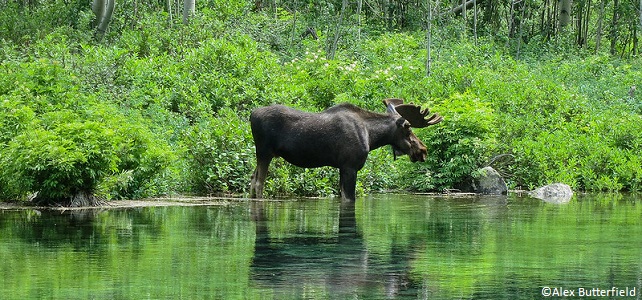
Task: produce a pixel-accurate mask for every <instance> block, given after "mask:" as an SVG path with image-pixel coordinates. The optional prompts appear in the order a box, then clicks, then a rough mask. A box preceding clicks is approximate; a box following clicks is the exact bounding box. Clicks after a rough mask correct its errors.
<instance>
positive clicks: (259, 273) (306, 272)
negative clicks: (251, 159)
mask: <svg viewBox="0 0 642 300" xmlns="http://www.w3.org/2000/svg"><path fill="white" fill-rule="evenodd" d="M335 204H336V206H338V207H334V208H333V209H336V210H338V211H336V210H334V211H335V212H336V213H338V220H337V222H338V224H336V223H335V224H332V227H333V228H335V229H336V231H334V232H331V233H320V232H313V231H301V230H297V229H296V228H292V229H291V231H290V232H289V233H288V234H286V236H284V237H274V233H273V232H271V230H274V228H271V226H273V225H274V224H276V222H283V220H274V219H270V217H271V215H270V216H267V214H266V210H268V208H269V206H270V205H273V204H271V203H265V202H258V203H254V204H253V206H252V216H253V218H254V220H255V221H256V240H255V251H254V259H253V261H252V269H251V272H252V278H253V280H254V281H255V282H258V284H259V285H261V286H264V287H267V288H271V289H273V290H274V292H275V293H276V295H277V296H278V295H282V296H284V297H285V296H302V295H304V294H306V295H307V294H309V293H311V292H312V293H320V294H321V295H325V296H330V298H339V299H340V298H345V297H348V296H351V295H360V296H368V295H380V294H381V293H385V294H386V295H388V296H395V295H398V294H400V293H411V294H414V295H416V293H417V290H416V289H415V287H414V286H413V284H412V283H411V282H410V280H409V278H408V272H409V266H408V258H409V253H408V251H407V250H408V249H394V250H393V251H394V252H398V253H392V255H393V256H394V257H396V258H398V259H399V260H397V261H395V262H393V264H392V266H391V262H389V261H383V260H379V259H377V258H376V257H372V256H371V255H370V253H369V252H368V250H367V249H366V246H365V244H364V240H363V237H362V234H361V233H360V230H359V229H358V226H357V218H356V216H355V206H354V203H341V204H339V203H335ZM305 213H307V214H315V213H319V212H318V211H307V212H305ZM297 221H298V222H294V221H293V223H295V224H293V225H294V226H296V224H300V221H301V220H297ZM337 225H338V226H337ZM319 288H321V289H322V291H319Z"/></svg>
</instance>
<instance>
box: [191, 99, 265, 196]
mask: <svg viewBox="0 0 642 300" xmlns="http://www.w3.org/2000/svg"><path fill="white" fill-rule="evenodd" d="M184 144H185V146H186V148H187V149H186V150H187V151H186V152H185V155H186V157H185V159H186V161H187V165H186V166H187V169H186V170H184V172H185V173H186V174H188V176H187V182H188V187H189V189H190V191H191V192H193V193H197V194H207V195H212V194H215V195H216V194H228V193H243V192H245V191H246V190H247V189H248V188H249V182H250V176H251V174H252V172H253V171H254V169H253V167H254V165H255V162H254V160H255V158H254V145H253V144H252V135H251V132H250V126H249V122H248V121H247V120H246V119H245V118H243V117H241V116H239V115H238V114H237V113H236V112H235V111H233V110H231V109H229V108H225V109H222V110H220V111H219V113H218V114H217V115H216V117H204V118H202V119H201V120H199V122H198V123H197V124H195V125H194V126H192V127H191V128H190V129H189V130H188V131H187V132H186V134H185V137H184Z"/></svg>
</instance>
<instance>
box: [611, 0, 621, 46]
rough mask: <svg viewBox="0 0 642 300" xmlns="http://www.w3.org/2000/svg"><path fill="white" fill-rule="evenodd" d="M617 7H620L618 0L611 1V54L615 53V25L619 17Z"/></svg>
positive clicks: (616, 35) (616, 34)
mask: <svg viewBox="0 0 642 300" xmlns="http://www.w3.org/2000/svg"><path fill="white" fill-rule="evenodd" d="M618 9H620V1H619V0H614V1H613V19H611V55H615V51H616V46H617V38H618V32H617V27H618V24H619V18H620V14H619V13H618Z"/></svg>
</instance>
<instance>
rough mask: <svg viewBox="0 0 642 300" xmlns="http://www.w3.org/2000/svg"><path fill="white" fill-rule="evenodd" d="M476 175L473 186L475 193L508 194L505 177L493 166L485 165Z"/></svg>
mask: <svg viewBox="0 0 642 300" xmlns="http://www.w3.org/2000/svg"><path fill="white" fill-rule="evenodd" d="M479 173H480V174H479V175H476V176H475V180H474V184H473V188H474V190H475V193H478V194H485V195H506V194H507V193H508V188H507V187H506V182H505V181H504V178H502V176H501V175H500V174H499V173H498V172H497V171H496V170H495V169H493V168H492V167H485V168H483V169H481V170H480V172H479Z"/></svg>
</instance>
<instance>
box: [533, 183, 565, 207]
mask: <svg viewBox="0 0 642 300" xmlns="http://www.w3.org/2000/svg"><path fill="white" fill-rule="evenodd" d="M528 194H529V195H530V196H531V197H535V198H537V199H541V200H543V201H545V202H549V203H556V204H561V203H568V202H569V201H571V197H573V190H572V189H571V187H570V186H568V185H567V184H563V183H553V184H549V185H545V186H543V187H540V188H537V189H535V190H533V191H530V192H528Z"/></svg>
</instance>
